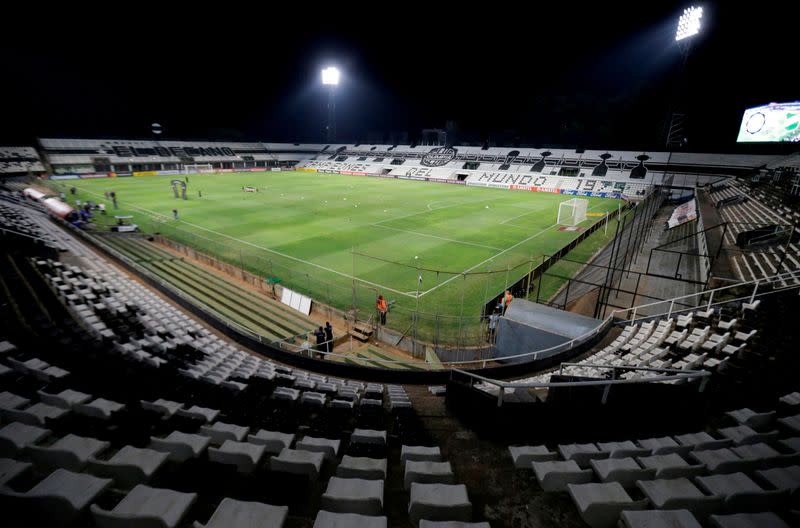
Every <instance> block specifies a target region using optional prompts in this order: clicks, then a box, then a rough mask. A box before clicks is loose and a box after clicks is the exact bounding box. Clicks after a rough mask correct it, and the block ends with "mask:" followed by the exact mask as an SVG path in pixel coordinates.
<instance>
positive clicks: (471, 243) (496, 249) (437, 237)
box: [372, 224, 503, 251]
mask: <svg viewBox="0 0 800 528" xmlns="http://www.w3.org/2000/svg"><path fill="white" fill-rule="evenodd" d="M372 225H374V226H375V227H380V228H383V229H391V230H392V231H399V232H401V233H409V234H411V235H417V236H422V237H429V238H436V239H438V240H445V241H447V242H455V243H456V244H465V245H467V246H475V247H479V248H483V249H493V250H495V251H500V250H502V249H503V248H499V247H494V246H484V245H483V244H476V243H475V242H466V241H464V240H456V239H454V238H446V237H440V236H437V235H429V234H427V233H420V232H418V231H409V230H407V229H398V228H396V227H389V226H385V225H380V224H372Z"/></svg>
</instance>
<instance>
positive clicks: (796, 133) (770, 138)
mask: <svg viewBox="0 0 800 528" xmlns="http://www.w3.org/2000/svg"><path fill="white" fill-rule="evenodd" d="M736 141H737V142H740V143H743V142H754V143H772V142H781V141H795V142H800V101H796V102H794V103H770V104H767V105H764V106H756V107H753V108H748V109H747V110H745V111H744V117H743V118H742V126H741V127H740V128H739V137H738V138H736Z"/></svg>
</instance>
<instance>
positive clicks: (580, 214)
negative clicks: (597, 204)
mask: <svg viewBox="0 0 800 528" xmlns="http://www.w3.org/2000/svg"><path fill="white" fill-rule="evenodd" d="M588 205H589V200H587V199H585V198H572V199H570V200H565V201H563V202H561V203H560V204H558V220H556V223H557V224H559V225H566V226H576V225H578V224H580V223H581V222H583V221H584V220H586V211H587V209H588Z"/></svg>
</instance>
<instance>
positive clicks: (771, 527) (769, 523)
mask: <svg viewBox="0 0 800 528" xmlns="http://www.w3.org/2000/svg"><path fill="white" fill-rule="evenodd" d="M709 520H710V521H711V526H714V527H715V528H789V525H788V524H786V523H785V522H784V521H783V519H781V518H780V517H778V516H777V515H776V514H774V513H773V512H761V513H735V514H731V515H712V516H711V517H709Z"/></svg>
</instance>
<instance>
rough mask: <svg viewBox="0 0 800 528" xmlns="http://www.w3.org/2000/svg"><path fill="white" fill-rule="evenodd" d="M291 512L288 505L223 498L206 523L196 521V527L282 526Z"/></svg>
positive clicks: (279, 527)
mask: <svg viewBox="0 0 800 528" xmlns="http://www.w3.org/2000/svg"><path fill="white" fill-rule="evenodd" d="M288 513H289V508H288V507H287V506H272V505H270V504H262V503H260V502H245V501H239V500H234V499H231V498H225V499H222V502H220V503H219V506H217V509H216V510H214V513H213V514H212V515H211V518H210V519H209V520H208V522H207V523H206V524H200V523H198V522H195V523H194V528H252V527H255V526H265V527H267V526H269V527H275V528H281V527H282V526H283V523H284V522H286V516H287V515H288Z"/></svg>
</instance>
